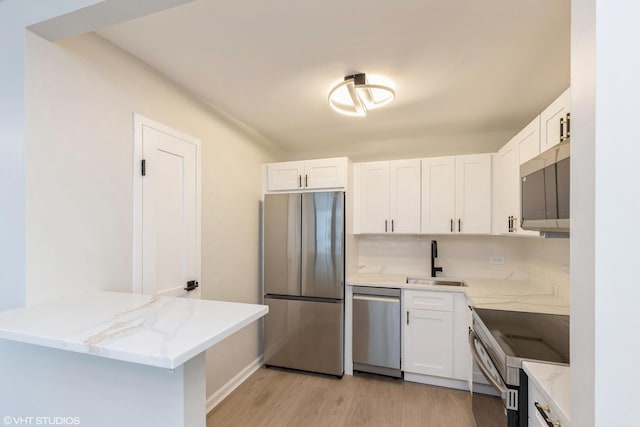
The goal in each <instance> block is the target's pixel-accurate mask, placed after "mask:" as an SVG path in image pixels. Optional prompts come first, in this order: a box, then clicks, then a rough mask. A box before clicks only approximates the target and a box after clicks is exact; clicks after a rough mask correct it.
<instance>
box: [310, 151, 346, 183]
mask: <svg viewBox="0 0 640 427" xmlns="http://www.w3.org/2000/svg"><path fill="white" fill-rule="evenodd" d="M346 172H347V159H346V158H344V157H339V158H335V159H317V160H307V161H305V162H304V177H303V185H304V188H308V189H319V188H344V186H345V177H346Z"/></svg>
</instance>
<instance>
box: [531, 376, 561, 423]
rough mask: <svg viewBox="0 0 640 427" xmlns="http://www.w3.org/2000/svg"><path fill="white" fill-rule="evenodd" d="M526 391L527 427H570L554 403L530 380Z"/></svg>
mask: <svg viewBox="0 0 640 427" xmlns="http://www.w3.org/2000/svg"><path fill="white" fill-rule="evenodd" d="M528 391H529V396H528V397H529V407H528V408H527V410H528V412H529V427H548V426H549V425H554V426H557V427H569V426H570V423H569V420H568V419H567V418H565V417H564V415H563V414H562V413H561V412H560V411H559V410H558V407H557V406H556V404H555V402H554V401H553V400H550V399H548V398H547V397H546V396H545V394H544V393H542V391H540V390H539V389H538V387H536V385H535V384H534V383H533V381H531V380H530V381H529V390H528Z"/></svg>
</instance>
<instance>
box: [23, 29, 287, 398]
mask: <svg viewBox="0 0 640 427" xmlns="http://www.w3.org/2000/svg"><path fill="white" fill-rule="evenodd" d="M26 61H27V79H26V82H27V84H26V86H27V90H26V100H27V129H28V131H27V153H26V156H27V173H26V175H27V219H26V226H27V251H26V253H27V257H26V258H27V273H26V276H27V279H26V280H27V301H28V302H29V303H33V302H38V301H43V300H46V299H49V298H52V297H55V296H57V295H60V294H71V293H75V292H79V291H83V290H88V289H110V290H121V291H129V290H131V274H132V262H131V259H132V152H133V146H132V113H133V112H137V113H140V114H142V115H144V116H147V117H149V118H151V119H154V120H156V121H159V122H161V123H164V124H166V125H168V126H171V127H174V128H176V129H178V130H181V131H183V132H185V133H188V134H191V135H193V136H194V137H196V138H199V139H201V140H202V143H203V159H202V166H203V174H202V204H203V210H202V280H201V285H202V295H203V297H204V298H215V299H221V300H229V301H241V302H252V303H256V302H258V301H259V286H258V284H259V254H258V241H259V200H260V198H261V175H260V165H261V164H262V163H264V162H268V161H273V160H276V159H278V158H279V157H280V156H281V153H280V152H279V151H278V150H276V149H275V148H273V147H272V146H271V145H270V144H269V143H268V141H265V140H262V139H260V138H259V137H258V136H256V135H254V134H252V132H251V131H250V130H248V129H245V128H243V127H242V126H241V125H240V124H238V123H235V122H233V121H231V120H229V119H227V118H224V117H223V115H221V114H217V113H216V112H214V111H213V110H212V109H210V108H207V107H206V106H205V105H203V104H201V103H200V102H198V101H197V100H196V99H195V98H194V97H192V96H190V95H188V94H186V93H185V92H183V91H182V90H181V89H180V88H179V87H177V86H176V85H174V84H173V83H171V82H170V81H168V80H167V79H166V78H164V77H163V76H162V75H160V74H159V73H157V72H156V71H154V70H153V69H151V68H150V67H148V66H146V65H145V64H143V63H142V62H140V61H139V60H137V59H136V58H134V57H132V56H131V55H129V54H127V53H125V52H124V51H122V50H120V49H119V48H117V47H115V46H114V45H112V44H110V43H108V42H107V41H105V40H103V39H101V38H100V37H98V36H97V35H94V34H90V35H85V36H80V37H76V38H72V39H68V40H66V41H63V42H60V43H57V44H52V43H50V42H48V41H46V40H44V39H42V38H40V37H38V36H36V35H33V34H30V35H29V36H28V37H27V57H26ZM260 346H261V339H260V336H259V327H258V326H257V325H254V326H252V327H250V328H249V329H248V330H246V331H243V332H241V333H240V334H238V335H237V336H234V337H232V338H230V339H229V340H227V341H225V342H223V343H222V344H220V345H219V346H217V347H216V348H215V349H214V350H213V351H211V352H209V354H208V381H207V383H208V393H209V394H211V393H212V392H213V391H215V390H216V389H217V388H218V387H219V386H220V385H221V384H224V383H225V382H226V381H227V380H228V379H229V378H231V377H233V376H234V375H235V374H236V373H237V372H238V371H239V370H241V369H242V368H244V367H245V366H247V365H248V364H249V363H251V362H252V361H254V360H255V359H256V358H257V357H258V356H259V355H260V353H261V349H260Z"/></svg>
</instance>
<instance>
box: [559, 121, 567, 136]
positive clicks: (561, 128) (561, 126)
mask: <svg viewBox="0 0 640 427" xmlns="http://www.w3.org/2000/svg"><path fill="white" fill-rule="evenodd" d="M565 139H566V138H565V136H564V117H560V141H564V140H565Z"/></svg>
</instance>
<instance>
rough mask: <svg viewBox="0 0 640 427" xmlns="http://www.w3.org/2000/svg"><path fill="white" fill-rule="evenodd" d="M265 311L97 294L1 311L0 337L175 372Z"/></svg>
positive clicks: (234, 305)
mask: <svg viewBox="0 0 640 427" xmlns="http://www.w3.org/2000/svg"><path fill="white" fill-rule="evenodd" d="M268 311H269V309H268V307H267V306H264V305H257V304H241V303H232V302H222V301H210V300H197V299H189V298H176V297H162V296H153V295H141V294H131V293H122V292H106V291H94V292H87V293H83V294H79V295H74V296H71V297H65V298H61V299H59V300H55V301H51V302H46V303H41V304H36V305H32V306H26V307H20V308H16V309H12V310H7V311H3V312H0V338H1V339H7V340H12V341H18V342H23V343H28V344H35V345H41V346H45V347H51V348H57V349H61V350H67V351H72V352H77V353H86V354H92V355H95V356H100V357H106V358H109V359H116V360H122V361H126V362H133V363H139V364H143V365H149V366H156V367H161V368H169V369H173V368H176V367H178V366H180V365H182V364H183V363H184V362H186V361H187V360H189V359H191V358H192V357H194V356H196V355H197V354H199V353H201V352H203V351H205V350H207V349H208V348H209V347H211V346H213V345H215V344H217V343H219V342H220V341H222V340H223V339H224V338H226V337H228V336H229V335H231V334H233V333H234V332H237V331H238V330H240V329H242V328H244V327H245V326H247V325H249V324H250V323H252V322H254V321H256V320H258V319H259V318H261V317H263V316H264V315H265V314H267V312H268Z"/></svg>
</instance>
